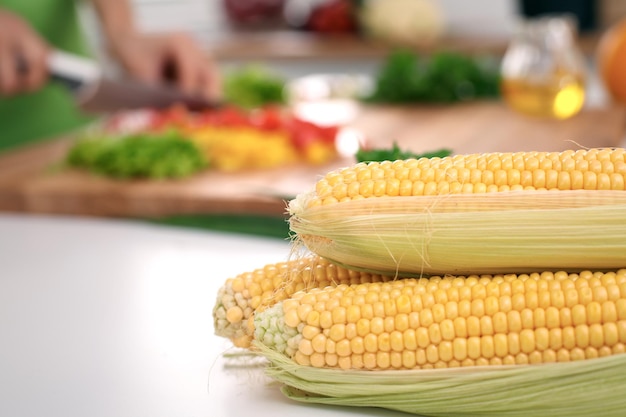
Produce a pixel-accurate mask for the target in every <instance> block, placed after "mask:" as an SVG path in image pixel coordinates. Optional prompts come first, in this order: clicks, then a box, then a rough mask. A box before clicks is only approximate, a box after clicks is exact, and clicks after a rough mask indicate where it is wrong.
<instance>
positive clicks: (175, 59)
mask: <svg viewBox="0 0 626 417" xmlns="http://www.w3.org/2000/svg"><path fill="white" fill-rule="evenodd" d="M108 41H109V49H110V51H111V53H112V55H113V56H114V57H115V58H116V59H117V60H118V61H119V63H120V64H121V65H122V67H123V68H124V69H125V70H126V71H127V72H128V74H129V75H130V76H132V77H133V78H135V79H138V80H141V81H144V82H147V83H151V84H159V83H173V84H174V85H176V86H177V87H178V88H180V89H181V90H183V91H185V92H187V93H190V94H197V95H199V96H203V97H206V98H209V99H217V98H219V96H220V80H219V74H218V71H217V69H216V67H215V65H214V63H213V61H212V60H211V59H210V58H209V56H208V55H207V54H206V53H205V52H204V51H202V50H201V49H200V47H199V46H198V45H197V43H196V42H195V41H194V40H193V39H192V38H191V37H190V36H188V35H185V34H181V33H167V34H141V33H132V34H128V33H127V34H125V35H119V36H118V35H113V36H109V39H108Z"/></svg>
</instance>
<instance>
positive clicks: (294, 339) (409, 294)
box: [254, 269, 626, 370]
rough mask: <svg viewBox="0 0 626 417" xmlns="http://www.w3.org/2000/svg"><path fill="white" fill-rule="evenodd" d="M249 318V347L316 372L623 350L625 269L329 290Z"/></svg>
mask: <svg viewBox="0 0 626 417" xmlns="http://www.w3.org/2000/svg"><path fill="white" fill-rule="evenodd" d="M254 322H255V327H256V330H255V338H256V339H257V341H258V343H260V344H261V345H263V346H265V347H266V348H269V349H273V350H275V351H277V352H279V353H281V354H284V355H286V356H288V357H289V358H291V359H293V361H295V363H297V364H298V365H304V366H312V367H317V368H342V369H356V370H359V369H365V370H387V369H427V368H449V367H462V366H479V365H515V364H536V363H546V362H569V361H577V360H581V359H590V358H597V357H604V356H610V355H614V354H620V353H624V352H625V351H626V347H625V346H626V269H621V270H619V271H617V272H608V273H600V272H596V273H592V272H591V271H583V272H580V273H578V274H574V273H570V274H568V273H566V272H562V271H561V272H557V273H552V272H545V273H541V274H538V273H533V274H521V275H513V274H510V275H495V276H469V277H458V276H457V277H455V276H445V277H432V278H430V279H425V278H422V279H400V280H396V281H392V282H387V283H366V284H357V285H339V286H337V287H335V288H330V287H328V288H324V289H321V288H318V289H313V290H310V291H308V292H298V293H296V294H294V295H293V296H292V298H290V299H286V300H283V301H281V302H279V303H277V304H276V305H274V306H273V307H272V308H269V309H267V310H265V311H263V312H261V313H258V314H257V315H256V316H255V319H254Z"/></svg>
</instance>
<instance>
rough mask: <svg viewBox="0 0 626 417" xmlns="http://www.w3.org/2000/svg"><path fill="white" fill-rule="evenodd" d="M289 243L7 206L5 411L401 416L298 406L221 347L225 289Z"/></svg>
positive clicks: (15, 416) (176, 416)
mask: <svg viewBox="0 0 626 417" xmlns="http://www.w3.org/2000/svg"><path fill="white" fill-rule="evenodd" d="M288 252H289V244H288V242H286V241H281V240H280V239H266V238H259V237H252V236H246V235H235V234H220V233H215V232H208V231H204V230H191V229H179V228H171V227H165V226H157V225H152V224H144V223H140V222H132V221H117V220H116V221H114V220H96V219H85V218H65V217H42V216H24V215H12V214H0V416H3V417H35V416H36V417H43V416H45V417H56V416H59V417H60V416H63V417H74V416H76V417H78V416H81V417H83V416H85V417H100V416H102V417H143V416H145V417H161V416H168V417H170V416H171V417H187V416H206V417H222V416H234V417H239V416H242V417H244V416H246V417H247V416H255V417H263V416H271V417H276V416H277V415H280V416H303V417H306V416H316V417H325V416H339V415H349V416H354V415H368V416H403V415H404V414H400V413H394V412H389V411H386V410H380V409H360V408H358V409H348V408H342V407H326V406H310V405H305V404H299V403H295V402H292V401H290V400H289V399H287V398H285V397H283V396H282V394H281V393H280V391H279V387H278V385H277V384H275V383H272V382H271V381H270V380H269V379H268V378H267V377H265V375H264V374H263V370H262V367H261V366H259V364H258V363H256V366H255V363H254V361H253V363H252V364H250V365H249V366H241V365H242V362H241V361H240V360H239V361H233V360H232V359H229V358H227V357H224V355H223V353H224V352H229V351H231V352H232V349H231V345H230V343H229V342H228V341H226V340H224V339H221V338H219V337H217V336H215V335H214V333H213V322H212V316H211V310H212V308H213V305H214V302H215V297H216V294H217V290H218V288H219V287H220V286H221V285H222V283H223V282H224V281H225V280H226V279H227V278H228V277H230V276H233V275H236V274H239V273H241V272H245V271H248V270H251V269H254V268H257V267H260V266H263V265H265V264H267V263H270V262H277V261H281V260H284V259H286V258H287V256H288ZM235 365H236V366H235Z"/></svg>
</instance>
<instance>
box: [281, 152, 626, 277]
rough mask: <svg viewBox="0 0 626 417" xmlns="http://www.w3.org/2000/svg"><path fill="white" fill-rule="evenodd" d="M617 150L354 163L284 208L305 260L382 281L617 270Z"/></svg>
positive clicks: (620, 214)
mask: <svg viewBox="0 0 626 417" xmlns="http://www.w3.org/2000/svg"><path fill="white" fill-rule="evenodd" d="M625 178H626V150H624V149H591V150H580V151H566V152H561V153H557V152H547V153H546V152H544V153H539V152H520V153H504V154H500V153H492V154H480V155H456V156H451V157H446V158H432V159H427V158H422V159H419V160H415V159H413V160H406V161H385V162H381V163H369V164H366V163H359V164H356V165H354V166H352V167H347V168H343V169H340V170H337V171H333V172H330V173H328V174H327V175H326V176H325V177H324V178H323V179H321V180H320V181H318V183H317V184H316V187H315V190H313V191H311V192H309V193H303V194H301V195H299V196H298V197H297V198H295V199H294V200H292V201H291V202H290V204H289V211H290V214H291V218H290V227H291V229H292V231H293V232H295V234H296V235H297V238H298V240H299V241H300V242H302V243H303V244H304V245H306V247H307V248H308V249H310V250H311V251H312V252H314V253H317V254H318V255H320V256H323V257H325V258H328V259H330V260H331V261H333V262H336V263H338V264H342V265H350V266H351V267H355V268H359V269H364V270H369V271H372V272H378V273H383V274H392V273H399V274H400V275H403V276H406V275H410V274H414V275H420V274H447V273H453V274H474V273H491V274H493V273H508V272H511V273H519V272H532V271H537V270H552V271H556V270H561V269H563V270H568V271H576V270H581V269H585V268H589V269H594V270H596V269H597V270H608V269H617V268H621V267H623V266H624V265H626V241H625V240H624V239H623V238H622V237H623V236H624V235H625V234H626V193H625V192H624V183H625V182H626V181H625Z"/></svg>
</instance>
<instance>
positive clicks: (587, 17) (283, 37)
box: [82, 0, 626, 107]
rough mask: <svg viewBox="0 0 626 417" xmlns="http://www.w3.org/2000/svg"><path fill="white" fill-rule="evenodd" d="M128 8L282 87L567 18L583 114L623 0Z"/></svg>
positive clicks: (164, 2)
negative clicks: (598, 52)
mask: <svg viewBox="0 0 626 417" xmlns="http://www.w3.org/2000/svg"><path fill="white" fill-rule="evenodd" d="M346 4H352V5H354V4H358V5H359V7H361V8H363V9H365V8H368V7H369V8H370V9H372V10H374V9H375V10H374V14H375V15H376V16H375V17H373V18H372V17H371V16H370V17H369V18H363V19H362V20H361V21H356V22H354V21H353V22H346V17H345V10H346V9H347V7H345V6H346ZM133 6H134V8H135V13H136V16H137V19H138V22H139V24H140V26H141V27H142V28H143V29H144V30H145V31H148V32H159V31H168V30H184V31H188V32H190V33H192V34H193V36H194V37H196V38H197V39H199V40H200V41H201V42H202V45H204V46H205V47H206V49H207V50H208V51H210V52H211V53H212V54H213V56H214V57H215V58H216V60H217V61H218V62H219V64H220V65H221V66H222V67H223V68H224V69H226V70H228V69H230V68H233V67H237V66H240V65H242V64H248V63H259V64H262V65H264V66H267V67H269V68H272V69H273V70H275V71H277V72H278V73H280V74H282V75H284V76H286V77H288V78H296V77H300V76H304V75H307V74H313V73H318V74H319V73H340V74H346V73H360V74H366V75H372V74H374V73H375V72H376V71H377V69H378V68H379V66H380V63H381V61H382V58H383V57H384V56H386V54H388V53H389V52H390V50H391V48H394V47H398V46H407V44H408V46H410V47H415V49H416V50H417V51H432V50H434V49H445V50H461V51H464V52H465V51H466V52H473V53H486V54H488V53H493V54H496V55H497V54H501V53H503V52H504V50H505V48H506V46H507V45H508V43H509V41H510V40H511V38H512V36H513V35H514V33H515V29H516V27H517V24H518V22H519V21H520V19H523V18H530V17H535V16H540V15H544V14H563V13H567V14H571V15H573V16H575V18H576V21H577V25H578V27H577V29H578V31H579V35H580V38H579V44H580V46H581V48H582V50H583V52H584V53H585V54H586V56H587V57H588V58H589V63H588V64H589V66H590V70H591V71H590V75H591V76H590V77H589V78H588V79H587V90H588V92H587V98H586V106H587V107H589V106H594V105H597V104H601V103H604V102H605V101H606V94H605V92H604V89H603V86H602V85H601V83H600V82H599V80H598V77H597V76H596V74H595V71H594V68H593V65H594V60H593V54H594V52H595V47H596V45H597V41H598V38H599V36H600V34H601V33H602V31H603V30H605V29H606V28H609V27H610V26H611V25H613V24H614V23H616V22H617V21H619V20H620V19H621V18H622V17H624V16H626V2H624V1H623V0H573V1H566V0H542V1H540V0H474V1H471V2H468V1H465V0H360V1H350V0H134V1H133ZM315 13H317V14H315ZM82 20H83V22H84V26H85V28H86V30H87V32H88V36H89V39H90V40H91V42H92V44H93V47H94V49H95V50H96V51H98V52H97V53H98V57H99V58H100V60H101V62H102V64H103V65H104V67H105V68H107V69H108V71H110V72H115V71H117V69H116V68H115V67H114V65H113V64H112V63H111V62H110V61H109V60H107V58H106V53H105V52H104V48H103V47H102V45H101V42H100V36H99V28H98V24H97V20H96V19H95V18H94V16H93V13H92V11H91V10H90V6H89V3H88V2H84V3H83V4H82ZM366 20H367V23H366ZM366 26H369V27H366Z"/></svg>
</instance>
